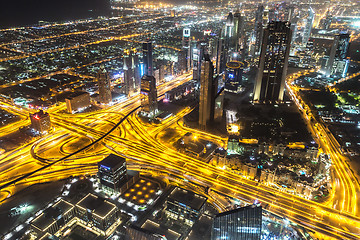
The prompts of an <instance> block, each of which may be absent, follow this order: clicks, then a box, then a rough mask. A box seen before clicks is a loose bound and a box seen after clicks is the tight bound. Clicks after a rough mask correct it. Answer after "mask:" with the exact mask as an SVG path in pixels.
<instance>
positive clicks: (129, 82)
mask: <svg viewBox="0 0 360 240" xmlns="http://www.w3.org/2000/svg"><path fill="white" fill-rule="evenodd" d="M123 70H124V87H125V91H124V93H125V94H126V95H130V94H131V93H133V92H136V71H137V70H138V69H137V66H136V62H135V58H134V56H133V52H132V51H131V50H127V51H125V54H124V67H123Z"/></svg>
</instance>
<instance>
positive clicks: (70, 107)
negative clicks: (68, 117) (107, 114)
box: [65, 92, 90, 113]
mask: <svg viewBox="0 0 360 240" xmlns="http://www.w3.org/2000/svg"><path fill="white" fill-rule="evenodd" d="M65 102H66V108H67V111H68V113H75V112H79V111H82V110H84V109H86V108H88V107H89V106H90V94H89V93H87V92H74V93H73V94H71V95H70V96H69V97H67V98H66V99H65Z"/></svg>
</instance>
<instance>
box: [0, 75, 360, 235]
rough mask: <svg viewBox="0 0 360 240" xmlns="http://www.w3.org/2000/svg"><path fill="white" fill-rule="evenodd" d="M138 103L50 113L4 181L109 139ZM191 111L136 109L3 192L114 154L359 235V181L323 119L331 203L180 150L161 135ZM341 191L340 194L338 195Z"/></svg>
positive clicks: (6, 158) (6, 160)
mask: <svg viewBox="0 0 360 240" xmlns="http://www.w3.org/2000/svg"><path fill="white" fill-rule="evenodd" d="M190 78H191V74H188V75H183V76H180V77H179V78H177V79H175V80H173V81H171V82H168V83H165V84H163V85H161V86H159V96H161V95H162V94H164V93H165V92H166V91H167V90H169V89H171V88H173V87H176V86H178V85H180V84H182V83H184V82H186V81H188V80H189V79H190ZM294 78H295V76H292V78H289V85H288V86H289V90H290V91H291V94H292V96H293V97H294V100H295V102H297V103H298V104H299V107H300V108H305V106H304V103H302V101H301V99H300V98H299V95H298V93H297V92H294V91H295V90H293V89H292V88H291V80H292V79H294ZM4 105H5V104H4ZM139 105H140V99H139V96H133V97H131V98H129V99H128V100H127V101H125V102H123V103H120V104H117V105H114V106H111V107H109V108H107V109H102V110H100V111H97V112H93V113H83V114H76V115H69V114H61V113H60V112H61V111H60V110H61V109H62V108H64V105H60V106H57V107H54V108H53V109H50V110H49V112H50V114H51V118H52V122H53V125H54V126H55V130H54V132H53V133H51V134H49V135H48V136H46V137H44V138H42V139H39V140H37V141H33V142H30V143H28V144H26V145H25V146H22V147H20V148H18V149H15V150H13V151H11V152H8V153H6V154H5V155H3V156H1V157H0V170H1V172H2V173H1V180H0V184H1V185H4V184H6V183H7V182H10V181H12V180H14V179H16V178H18V177H21V176H23V175H24V174H26V173H30V172H32V171H34V170H36V169H39V168H40V167H43V166H45V165H46V164H49V163H52V162H55V161H57V160H58V159H61V158H63V157H64V156H66V155H68V154H69V153H72V152H75V151H77V150H79V149H81V148H82V147H83V146H84V145H87V144H90V143H91V142H93V141H95V140H96V139H98V138H100V137H102V136H103V135H104V134H105V133H106V132H108V131H109V130H110V129H111V128H113V127H114V125H115V124H116V123H118V122H119V121H120V120H121V119H123V117H124V116H125V115H127V114H128V113H130V112H131V111H132V110H133V109H136V108H137V107H138V106H139ZM6 106H7V108H8V109H11V111H13V112H15V113H17V114H18V115H22V116H24V117H26V116H27V114H28V113H27V112H26V110H24V109H19V108H16V107H13V106H10V105H6ZM190 110H191V109H189V108H185V109H184V110H183V111H180V112H179V113H178V114H177V115H176V116H173V117H171V118H169V119H168V120H166V121H165V122H164V123H162V124H158V125H155V124H150V123H143V122H142V121H140V120H139V119H138V118H137V116H136V115H135V114H131V115H130V116H129V117H128V118H127V119H126V120H125V121H124V122H123V123H122V124H120V125H119V126H118V127H117V128H116V129H114V130H113V131H112V132H111V133H110V134H109V135H108V136H107V137H105V138H104V139H103V140H102V141H101V142H99V143H97V144H94V145H93V146H91V147H90V148H87V149H84V150H83V151H81V152H79V153H78V154H77V155H75V156H72V157H71V158H68V159H66V160H64V161H60V162H58V163H57V164H54V165H52V166H51V167H48V168H45V169H43V170H42V171H39V172H35V173H34V174H32V175H31V176H29V177H27V178H26V179H24V180H21V181H19V182H18V183H16V184H13V185H11V186H7V187H6V188H3V189H1V194H0V197H3V198H5V197H6V196H9V194H12V193H15V192H16V191H18V190H20V189H22V188H23V187H25V186H28V185H31V184H35V183H38V182H45V181H55V180H58V179H63V178H66V177H68V176H71V175H81V174H94V173H95V172H96V162H97V161H99V160H100V159H102V157H103V156H105V155H107V154H108V153H110V152H115V153H117V154H121V155H123V156H125V157H127V159H128V161H129V162H130V166H131V163H134V164H135V163H136V166H139V165H140V166H141V165H142V166H143V169H144V170H146V171H148V172H153V173H155V174H158V175H165V176H168V177H169V176H176V177H178V178H181V177H182V178H185V179H187V180H189V181H191V182H194V183H196V184H200V185H203V186H207V187H209V188H210V189H213V190H216V191H217V192H221V193H224V194H226V195H229V196H233V197H236V198H239V199H246V200H248V201H249V202H251V201H253V200H254V199H258V200H259V201H261V202H262V203H263V204H264V205H265V206H266V207H267V208H268V210H269V211H271V212H274V213H276V214H279V215H282V216H284V217H286V218H288V219H289V220H291V221H294V222H295V223H298V224H300V225H302V226H304V227H305V228H307V229H310V230H313V231H316V232H318V233H320V234H323V235H325V236H329V237H333V238H337V239H357V238H359V235H358V234H359V228H358V226H360V218H359V217H358V207H357V194H358V189H359V186H358V185H357V183H356V181H354V179H353V178H352V177H351V176H350V175H349V173H348V169H347V165H346V164H345V163H344V157H343V156H341V154H340V153H339V152H338V150H337V148H336V147H337V145H336V144H335V143H334V140H333V139H332V138H331V135H330V133H328V132H327V131H326V130H323V131H322V130H321V129H325V128H324V127H323V126H322V125H321V123H317V124H316V125H314V127H313V129H312V131H313V132H314V133H315V134H319V136H321V135H322V136H321V137H319V138H318V139H319V141H321V142H320V144H321V146H322V147H323V150H324V151H325V152H327V153H329V154H331V156H332V158H333V162H334V170H335V172H336V179H338V185H339V187H336V196H334V197H333V198H332V199H331V201H328V202H326V204H320V203H316V202H313V201H310V200H306V199H303V198H301V197H297V196H294V195H291V194H288V193H285V192H279V191H277V190H276V189H273V188H271V187H269V186H265V185H262V184H259V183H257V182H254V181H252V180H249V179H246V178H243V177H241V176H239V175H237V174H234V173H232V172H228V171H224V170H222V169H219V168H217V167H214V166H212V165H209V164H207V163H204V162H203V161H201V160H199V159H197V158H193V157H190V156H187V155H184V154H181V153H178V152H177V151H176V150H174V149H172V148H171V147H169V146H168V145H167V144H166V143H163V142H161V140H160V139H159V138H157V134H158V133H160V132H162V131H163V130H164V129H166V128H169V127H176V126H177V127H179V125H178V120H179V119H181V118H182V117H183V116H184V115H185V114H187V113H188V112H190ZM303 112H306V111H303ZM304 117H305V118H307V119H309V121H310V119H311V116H308V113H307V115H305V116H304ZM315 126H316V127H315ZM180 127H182V126H180ZM184 131H193V132H194V134H196V135H198V136H200V137H201V138H203V139H206V140H209V141H212V142H217V143H218V144H219V145H220V146H221V145H222V144H224V139H223V138H221V137H218V136H214V135H211V134H208V133H204V132H201V131H195V130H192V129H186V130H184ZM340 190H341V192H338V191H340ZM333 194H335V193H333ZM335 201H338V204H337V205H336V206H335V207H334V204H335Z"/></svg>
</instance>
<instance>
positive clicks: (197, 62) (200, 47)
mask: <svg viewBox="0 0 360 240" xmlns="http://www.w3.org/2000/svg"><path fill="white" fill-rule="evenodd" d="M207 53H208V52H207V42H205V41H200V42H198V43H197V47H196V48H194V49H193V79H194V80H198V81H199V80H200V74H201V64H202V59H203V57H204V55H205V54H207Z"/></svg>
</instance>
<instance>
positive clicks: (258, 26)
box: [254, 5, 264, 55]
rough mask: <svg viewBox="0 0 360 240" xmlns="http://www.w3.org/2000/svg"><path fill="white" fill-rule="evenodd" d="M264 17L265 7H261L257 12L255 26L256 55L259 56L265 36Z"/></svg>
mask: <svg viewBox="0 0 360 240" xmlns="http://www.w3.org/2000/svg"><path fill="white" fill-rule="evenodd" d="M263 15H264V6H263V5H259V6H258V9H257V10H256V12H255V26H254V38H255V46H254V54H255V55H259V53H260V48H261V40H262V36H263Z"/></svg>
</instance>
